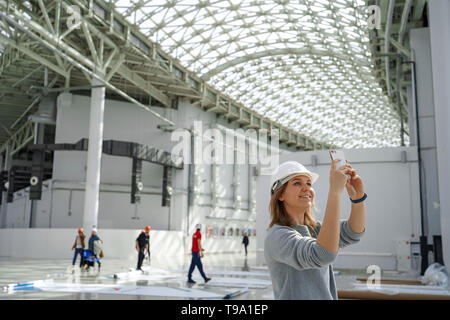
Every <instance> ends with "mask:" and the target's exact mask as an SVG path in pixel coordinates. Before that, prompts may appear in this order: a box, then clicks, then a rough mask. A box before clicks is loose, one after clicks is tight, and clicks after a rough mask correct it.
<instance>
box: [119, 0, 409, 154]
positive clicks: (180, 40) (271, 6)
mask: <svg viewBox="0 0 450 320" xmlns="http://www.w3.org/2000/svg"><path fill="white" fill-rule="evenodd" d="M111 2H114V3H115V5H116V10H117V11H118V12H120V13H122V15H123V16H124V17H125V18H126V19H127V20H128V21H129V22H131V23H133V24H135V25H137V26H139V27H140V29H141V31H142V32H143V33H144V34H146V35H148V37H149V38H150V39H151V40H153V41H154V42H157V43H159V44H160V45H161V47H162V49H163V50H164V51H166V52H167V53H169V54H170V55H171V56H173V57H174V58H177V59H179V60H180V61H181V63H182V64H183V65H184V66H185V67H187V68H189V69H190V70H192V71H193V72H195V73H196V74H197V75H198V76H200V77H202V78H203V79H205V80H207V81H208V82H209V83H210V84H211V85H213V86H214V87H215V88H217V89H219V90H220V91H222V92H223V93H226V94H228V95H229V96H230V97H232V98H234V99H235V100H237V101H239V102H242V103H243V104H244V105H245V106H246V107H249V108H252V109H254V110H255V111H257V112H258V113H259V114H261V115H262V116H265V117H267V118H270V119H272V120H274V121H277V122H279V123H281V124H283V125H285V126H287V127H289V128H292V129H294V130H296V131H298V132H300V133H302V134H305V135H308V136H310V137H312V138H314V139H317V140H319V141H322V142H327V143H331V144H335V145H337V146H339V147H342V148H353V147H360V148H370V147H383V146H399V145H400V121H399V117H398V115H397V114H396V113H395V112H394V111H393V109H392V106H391V105H390V102H389V100H388V98H387V97H386V96H385V94H384V93H383V92H382V89H381V87H380V85H379V84H378V80H377V78H376V76H375V74H374V72H373V61H372V55H371V50H370V44H369V37H368V33H369V31H370V30H369V28H368V23H367V20H368V18H367V17H368V14H367V9H366V4H365V1H364V0H298V1H289V0H276V1H266V0H264V1H262V0H252V1H248V0H240V1H237V0H226V1H224V0H219V1H214V0H209V1H204V0H201V1H198V0H195V1H194V0H192V1H191V0H179V1H178V0H152V1H144V0H112V1H111ZM406 138H407V137H406ZM406 144H407V145H408V141H406Z"/></svg>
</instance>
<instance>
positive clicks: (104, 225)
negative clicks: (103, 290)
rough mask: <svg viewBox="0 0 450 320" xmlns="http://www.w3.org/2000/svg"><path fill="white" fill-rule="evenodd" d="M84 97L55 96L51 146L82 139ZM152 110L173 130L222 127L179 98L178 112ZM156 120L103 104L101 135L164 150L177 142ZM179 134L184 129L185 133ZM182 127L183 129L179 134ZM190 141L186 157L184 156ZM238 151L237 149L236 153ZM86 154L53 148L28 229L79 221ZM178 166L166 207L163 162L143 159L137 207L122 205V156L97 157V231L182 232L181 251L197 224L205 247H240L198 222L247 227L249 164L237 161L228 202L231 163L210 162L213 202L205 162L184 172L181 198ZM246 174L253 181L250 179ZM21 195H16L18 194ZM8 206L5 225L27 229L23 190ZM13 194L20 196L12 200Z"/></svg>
mask: <svg viewBox="0 0 450 320" xmlns="http://www.w3.org/2000/svg"><path fill="white" fill-rule="evenodd" d="M89 106H90V97H87V96H79V95H72V94H61V95H60V96H59V97H58V103H57V108H58V113H57V127H56V135H55V143H75V142H77V141H79V140H80V139H82V138H87V137H88V128H89ZM152 109H153V110H155V111H157V112H158V113H160V114H162V115H163V116H165V117H166V118H169V119H171V120H172V121H173V122H175V123H176V125H175V128H185V129H193V128H194V127H193V124H194V121H201V123H200V125H201V127H202V130H204V131H206V130H208V129H211V128H216V126H217V124H220V125H222V126H225V127H228V128H237V127H238V126H237V125H236V124H228V123H227V121H226V120H224V119H220V118H218V117H217V115H216V114H215V113H212V112H205V111H203V110H201V109H199V108H198V107H195V106H193V105H192V104H190V102H189V101H187V100H180V101H179V105H178V109H176V110H175V109H172V110H169V109H163V108H157V107H152ZM158 124H163V123H162V122H161V121H160V120H159V119H157V118H155V117H154V116H153V115H152V114H150V113H149V112H147V111H145V110H143V109H141V108H139V107H137V106H135V105H133V104H130V103H126V102H122V101H112V100H106V101H105V116H104V126H105V127H104V137H103V139H104V140H110V139H112V140H120V141H130V142H137V143H141V144H145V145H149V146H153V147H157V148H160V149H163V150H166V151H169V152H171V151H172V149H173V147H174V146H176V145H177V144H178V143H179V141H171V137H172V133H171V132H164V131H162V130H159V129H157V125H158ZM185 131H186V130H185ZM186 132H187V131H186ZM204 142H205V143H206V141H204ZM191 147H192V146H191V145H190V139H189V141H188V150H187V153H186V155H187V159H189V158H190V148H191ZM244 152H245V150H244ZM86 156H87V152H80V151H56V152H55V156H54V165H53V178H52V180H51V181H46V182H44V188H43V192H42V200H40V201H36V203H37V209H36V212H35V217H36V224H35V225H34V227H35V228H52V229H53V228H57V229H58V228H73V229H76V228H78V227H79V226H81V225H82V221H83V219H82V217H83V209H84V190H85V178H86ZM185 163H186V164H185V166H184V169H183V170H175V171H174V172H173V188H174V193H173V195H172V200H171V206H170V208H167V207H162V206H161V200H162V199H161V198H162V192H161V191H162V176H163V167H162V166H160V165H155V164H150V163H148V162H143V170H142V181H143V184H144V190H143V192H142V193H141V202H140V203H139V204H131V203H130V193H131V185H130V183H131V167H132V160H131V159H130V158H124V157H117V156H110V155H106V154H102V167H101V178H100V196H99V212H98V226H99V228H100V229H118V230H122V229H129V230H139V229H142V228H143V227H144V226H145V225H150V226H152V228H153V229H154V230H175V231H182V233H183V235H184V237H185V239H184V243H185V248H184V250H185V252H190V249H191V236H192V234H193V232H194V231H195V230H194V226H195V224H196V223H202V224H203V226H204V228H203V230H202V232H203V234H204V241H205V242H204V246H205V248H207V250H208V251H209V252H210V253H211V252H233V251H241V250H242V249H243V246H242V243H241V241H242V237H241V236H240V235H234V234H233V236H228V235H225V236H220V235H219V236H214V237H211V238H207V237H206V227H207V226H215V227H218V228H226V229H227V230H228V229H229V228H233V229H236V228H239V229H240V230H242V229H255V227H256V225H255V223H256V214H255V212H254V211H253V212H252V211H249V192H248V191H249V182H250V181H249V167H248V165H241V166H240V168H239V169H240V172H239V178H238V180H239V188H238V194H239V196H240V201H238V202H236V203H234V199H233V196H234V189H233V188H234V180H233V165H220V166H216V177H215V185H214V186H215V190H216V202H214V201H213V197H212V191H213V188H212V182H213V176H212V167H211V165H196V166H195V168H193V170H192V171H191V173H192V176H191V182H192V185H191V190H192V191H193V192H195V195H194V196H193V197H192V199H191V200H192V201H191V202H189V199H188V187H189V186H188V184H189V170H190V166H189V165H188V164H187V162H186V161H185ZM253 179H254V178H253ZM19 193H22V196H19V195H18V194H19ZM15 198H16V199H17V200H15V201H14V202H13V203H10V204H8V224H7V227H9V228H27V227H28V226H29V211H30V210H29V208H27V207H29V205H30V204H29V203H30V201H29V200H28V194H25V191H20V192H18V193H16V194H15ZM19 198H20V199H19ZM255 248H256V238H255V241H252V238H250V247H249V249H250V250H255Z"/></svg>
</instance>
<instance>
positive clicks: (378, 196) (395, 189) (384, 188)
mask: <svg viewBox="0 0 450 320" xmlns="http://www.w3.org/2000/svg"><path fill="white" fill-rule="evenodd" d="M401 151H406V154H407V158H406V159H407V162H406V163H402V162H401ZM344 152H345V155H346V159H347V160H348V161H349V162H350V164H352V166H353V167H354V168H355V169H356V170H357V172H358V174H359V175H360V176H361V177H362V178H363V181H364V186H365V190H366V193H367V194H368V198H367V200H366V211H367V224H366V232H365V235H364V237H363V238H362V239H361V241H360V243H358V244H355V245H352V246H349V247H347V248H345V249H343V250H341V251H340V253H339V256H338V258H337V259H336V261H335V264H334V265H335V266H336V267H340V268H355V269H360V268H366V267H367V266H368V265H371V264H376V265H379V266H380V267H381V268H382V269H383V270H396V269H406V268H405V264H407V265H408V267H409V266H410V264H409V261H410V260H408V255H407V254H404V251H405V248H404V243H406V241H418V239H419V238H418V237H419V236H420V208H419V206H420V205H419V185H418V181H419V180H418V165H417V150H416V148H414V147H403V148H382V149H352V150H344ZM312 155H316V156H317V159H318V165H317V166H315V167H313V166H311V156H312ZM288 160H295V161H298V162H300V163H302V164H304V165H305V166H306V167H307V168H308V169H309V170H311V171H313V172H316V173H318V174H319V175H320V177H319V179H318V181H317V182H316V183H315V184H314V186H313V187H314V190H315V192H316V203H317V206H318V208H319V211H320V213H318V214H317V218H318V220H320V221H322V220H323V214H324V210H325V207H326V201H327V194H328V189H329V168H330V157H329V154H328V151H310V152H297V153H293V154H290V155H283V156H281V158H280V163H282V162H284V161H288ZM269 184H270V176H259V177H258V179H257V195H258V198H257V228H258V231H259V232H258V244H257V248H258V261H259V262H260V263H263V262H264V256H263V248H264V237H265V234H266V230H267V227H268V226H269V223H270V217H269V210H268V205H269V201H270V192H269V188H270V187H269ZM350 209H351V203H350V201H349V200H348V195H347V192H346V191H344V193H343V195H342V198H341V219H348V217H349V215H350ZM398 240H400V241H403V242H400V245H399V244H397V241H398ZM407 251H408V253H409V249H408V250H407ZM397 252H399V253H400V254H399V255H397ZM405 259H406V260H408V261H406V262H405V261H404V260H405Z"/></svg>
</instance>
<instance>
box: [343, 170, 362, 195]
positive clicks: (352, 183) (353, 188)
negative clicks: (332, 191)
mask: <svg viewBox="0 0 450 320" xmlns="http://www.w3.org/2000/svg"><path fill="white" fill-rule="evenodd" d="M346 167H347V168H348V173H349V174H350V176H351V178H350V179H348V181H347V184H346V185H345V187H346V188H347V193H348V196H349V197H350V199H352V200H357V199H360V198H362V197H363V196H364V184H363V182H362V179H361V177H360V176H359V175H358V174H357V173H356V170H355V169H353V167H352V166H351V165H349V164H348V163H347V164H346Z"/></svg>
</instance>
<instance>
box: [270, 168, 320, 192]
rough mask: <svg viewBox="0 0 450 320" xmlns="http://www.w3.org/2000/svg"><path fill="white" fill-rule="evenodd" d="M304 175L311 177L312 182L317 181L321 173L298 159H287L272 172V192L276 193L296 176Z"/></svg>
mask: <svg viewBox="0 0 450 320" xmlns="http://www.w3.org/2000/svg"><path fill="white" fill-rule="evenodd" d="M300 175H304V176H307V177H309V178H310V179H311V184H313V183H314V182H316V181H317V179H318V178H319V175H318V174H317V173H314V172H311V171H309V170H308V169H306V168H305V166H304V165H302V164H301V163H298V162H296V161H287V162H283V163H282V164H280V166H279V167H278V169H277V170H275V172H274V173H273V174H272V177H271V180H270V192H271V194H274V193H275V191H277V190H278V189H280V188H281V187H282V186H283V185H284V184H285V183H286V182H288V181H289V180H290V179H292V178H293V177H295V176H300Z"/></svg>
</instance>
